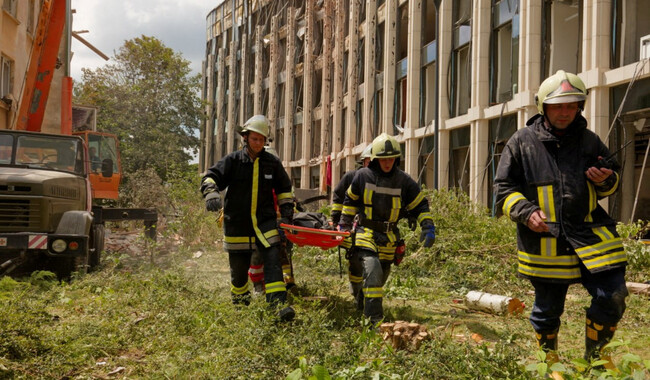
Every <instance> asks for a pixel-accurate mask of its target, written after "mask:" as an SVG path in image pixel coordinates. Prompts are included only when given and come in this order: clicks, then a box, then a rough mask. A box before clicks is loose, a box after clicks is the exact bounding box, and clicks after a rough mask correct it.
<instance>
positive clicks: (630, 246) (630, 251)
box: [616, 220, 650, 270]
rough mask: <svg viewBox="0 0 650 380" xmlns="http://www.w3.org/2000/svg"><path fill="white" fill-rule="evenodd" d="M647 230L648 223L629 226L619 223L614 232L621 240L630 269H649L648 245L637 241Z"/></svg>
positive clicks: (649, 250)
mask: <svg viewBox="0 0 650 380" xmlns="http://www.w3.org/2000/svg"><path fill="white" fill-rule="evenodd" d="M649 229H650V223H648V222H644V221H641V220H639V221H637V222H636V223H629V224H624V223H619V224H618V225H617V226H616V230H617V231H618V233H619V234H620V235H621V237H622V238H623V246H624V247H625V253H626V254H627V261H628V265H629V267H630V268H634V269H638V270H643V269H646V270H647V269H650V245H647V244H643V243H642V242H641V241H640V240H639V238H640V237H641V236H643V235H644V234H646V233H647V232H648V230H649Z"/></svg>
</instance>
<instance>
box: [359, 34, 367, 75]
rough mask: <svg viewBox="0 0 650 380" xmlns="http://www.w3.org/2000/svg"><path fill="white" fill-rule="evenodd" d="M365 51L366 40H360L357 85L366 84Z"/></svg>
mask: <svg viewBox="0 0 650 380" xmlns="http://www.w3.org/2000/svg"><path fill="white" fill-rule="evenodd" d="M365 49H366V39H365V38H362V39H360V40H359V50H357V74H359V76H358V79H357V83H359V84H361V83H363V82H364V75H365V70H364V66H365V63H366V59H365V56H366V54H365Z"/></svg>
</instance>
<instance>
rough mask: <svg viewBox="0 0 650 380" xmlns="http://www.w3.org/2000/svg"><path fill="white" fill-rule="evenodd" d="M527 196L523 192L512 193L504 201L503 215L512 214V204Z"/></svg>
mask: <svg viewBox="0 0 650 380" xmlns="http://www.w3.org/2000/svg"><path fill="white" fill-rule="evenodd" d="M525 199H526V197H524V195H523V194H522V193H517V192H516V193H512V194H510V195H508V197H506V200H505V201H504V202H503V215H507V216H510V210H511V209H512V206H514V205H515V204H517V202H519V201H523V200H525Z"/></svg>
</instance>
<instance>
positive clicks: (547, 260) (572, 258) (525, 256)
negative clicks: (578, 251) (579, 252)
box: [517, 251, 578, 267]
mask: <svg viewBox="0 0 650 380" xmlns="http://www.w3.org/2000/svg"><path fill="white" fill-rule="evenodd" d="M517 258H518V259H519V262H520V264H521V263H522V262H524V263H527V264H532V265H554V266H562V267H568V266H574V265H578V256H576V255H567V256H540V255H532V254H530V253H526V252H524V251H517Z"/></svg>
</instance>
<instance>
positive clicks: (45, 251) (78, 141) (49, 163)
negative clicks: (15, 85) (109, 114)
mask: <svg viewBox="0 0 650 380" xmlns="http://www.w3.org/2000/svg"><path fill="white" fill-rule="evenodd" d="M111 166H112V165H111ZM111 170H112V167H111ZM89 176H90V159H89V156H88V149H87V146H86V144H85V142H84V140H83V138H81V137H79V136H69V135H55V134H46V133H40V132H27V131H13V130H0V275H4V274H12V275H14V274H20V273H29V272H30V271H33V270H50V271H53V272H55V273H57V275H58V276H59V277H60V278H66V277H68V276H69V275H70V274H71V272H73V271H76V270H86V269H89V268H90V267H92V266H94V265H96V264H97V263H99V254H100V252H101V250H102V248H103V238H104V236H103V225H101V226H98V225H96V224H95V223H93V222H94V220H93V214H92V198H91V185H90V180H89ZM100 230H101V231H100ZM100 235H101V236H100ZM100 240H101V242H100Z"/></svg>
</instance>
